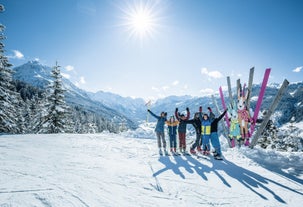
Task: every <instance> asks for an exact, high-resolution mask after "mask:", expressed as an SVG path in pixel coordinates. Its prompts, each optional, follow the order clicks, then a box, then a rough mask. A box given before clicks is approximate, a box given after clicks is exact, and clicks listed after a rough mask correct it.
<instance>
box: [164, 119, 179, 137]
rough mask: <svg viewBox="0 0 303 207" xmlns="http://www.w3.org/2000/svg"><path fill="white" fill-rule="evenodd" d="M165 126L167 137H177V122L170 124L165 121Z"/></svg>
mask: <svg viewBox="0 0 303 207" xmlns="http://www.w3.org/2000/svg"><path fill="white" fill-rule="evenodd" d="M166 124H167V129H168V135H172V136H174V135H177V127H178V124H179V121H174V122H170V121H166Z"/></svg>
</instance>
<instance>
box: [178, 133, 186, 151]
mask: <svg viewBox="0 0 303 207" xmlns="http://www.w3.org/2000/svg"><path fill="white" fill-rule="evenodd" d="M178 134H179V147H180V149H182V150H185V149H186V139H185V136H186V133H185V132H179V133H178Z"/></svg>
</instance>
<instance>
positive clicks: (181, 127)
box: [175, 111, 190, 133]
mask: <svg viewBox="0 0 303 207" xmlns="http://www.w3.org/2000/svg"><path fill="white" fill-rule="evenodd" d="M175 116H176V118H177V120H178V121H179V126H178V132H181V133H186V122H185V121H186V120H188V119H189V116H190V112H189V111H187V115H186V117H185V119H184V120H183V119H181V118H180V117H179V114H178V112H177V111H176V112H175Z"/></svg>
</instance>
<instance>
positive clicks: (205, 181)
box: [0, 126, 303, 207]
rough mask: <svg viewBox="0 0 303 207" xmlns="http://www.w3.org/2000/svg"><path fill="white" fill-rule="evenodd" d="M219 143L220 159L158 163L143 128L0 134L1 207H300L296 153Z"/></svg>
mask: <svg viewBox="0 0 303 207" xmlns="http://www.w3.org/2000/svg"><path fill="white" fill-rule="evenodd" d="M134 137H137V138H134ZM142 137H145V138H142ZM220 139H221V141H222V143H223V153H224V160H223V161H217V160H214V159H213V158H210V160H208V159H203V158H200V159H198V158H196V157H195V156H177V157H174V156H164V157H160V156H159V155H158V154H157V147H156V140H155V135H154V133H153V130H152V129H151V128H150V127H149V126H146V127H145V128H144V127H141V129H138V130H137V131H134V132H131V131H128V132H125V133H124V134H120V135H117V134H110V133H102V134H85V135H79V134H77V135H74V134H52V135H2V136H0V206H1V207H4V206H5V207H14V206H22V207H23V206H25V207H26V206H48V207H50V206H60V207H62V206H64V207H69V206H85V207H88V206H90V207H91V206H197V205H198V206H258V207H259V206H298V207H299V206H302V201H303V156H302V155H303V154H302V153H289V152H287V153H281V152H274V151H266V150H262V149H253V150H251V149H248V148H241V149H235V148H234V149H230V148H228V147H227V144H226V142H225V141H224V140H225V138H224V137H223V136H221V137H220ZM189 142H190V140H188V143H189Z"/></svg>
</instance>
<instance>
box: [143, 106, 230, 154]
mask: <svg viewBox="0 0 303 207" xmlns="http://www.w3.org/2000/svg"><path fill="white" fill-rule="evenodd" d="M207 109H208V111H209V114H207V113H203V112H202V107H201V106H200V107H199V111H198V112H196V113H195V114H194V117H193V119H190V111H189V108H186V114H185V113H180V112H179V110H178V108H176V110H175V114H174V115H172V116H170V117H169V118H168V119H167V113H166V112H161V114H160V116H158V115H156V114H154V113H153V112H152V111H151V110H149V109H148V112H149V113H150V114H151V115H152V116H153V117H155V118H156V119H157V120H158V121H157V124H156V128H155V132H156V135H157V142H158V148H159V153H160V154H163V153H165V154H168V152H167V150H166V140H165V124H166V125H167V129H168V135H169V144H170V152H171V153H172V154H174V155H176V154H177V151H176V149H177V134H178V137H179V151H180V152H181V153H185V154H187V151H186V125H187V124H192V125H193V127H194V128H195V132H196V140H195V142H194V143H193V144H192V145H191V147H190V153H191V154H196V153H197V151H198V152H200V153H201V154H203V155H209V154H210V149H211V148H210V142H211V144H212V146H213V148H214V152H213V155H214V157H215V158H216V159H222V152H221V145H220V141H219V136H218V122H219V121H220V120H221V119H222V118H223V116H224V115H225V113H226V111H227V110H225V111H224V112H223V113H222V114H221V115H220V116H219V117H215V115H214V113H213V112H212V109H211V108H210V107H208V108H207ZM162 148H163V151H162ZM196 150H197V151H196Z"/></svg>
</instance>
